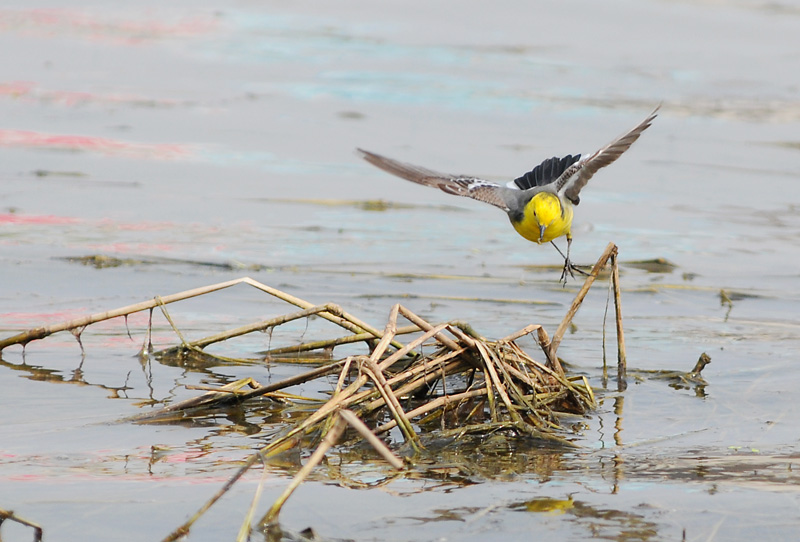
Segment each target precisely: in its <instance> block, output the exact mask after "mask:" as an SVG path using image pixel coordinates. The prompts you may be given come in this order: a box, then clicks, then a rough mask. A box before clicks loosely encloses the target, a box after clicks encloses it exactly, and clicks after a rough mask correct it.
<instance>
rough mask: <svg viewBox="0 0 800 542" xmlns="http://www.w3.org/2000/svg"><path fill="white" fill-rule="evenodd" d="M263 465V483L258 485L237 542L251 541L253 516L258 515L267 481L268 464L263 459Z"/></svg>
mask: <svg viewBox="0 0 800 542" xmlns="http://www.w3.org/2000/svg"><path fill="white" fill-rule="evenodd" d="M259 455H260V454H259ZM261 463H262V464H263V465H262V466H263V467H264V469H263V470H262V471H261V481H260V482H259V483H258V487H257V488H256V492H255V494H254V495H253V500H252V501H251V503H250V508H248V509H247V514H246V515H245V517H244V521H242V526H241V527H240V528H239V536H237V537H236V542H247V541H248V540H250V531H252V530H253V526H252V523H253V516H254V515H255V513H256V507H257V506H258V501H259V500H261V493H262V492H263V491H264V482H266V481H267V472H268V471H267V464H266V463H264V458H263V457H262V458H261Z"/></svg>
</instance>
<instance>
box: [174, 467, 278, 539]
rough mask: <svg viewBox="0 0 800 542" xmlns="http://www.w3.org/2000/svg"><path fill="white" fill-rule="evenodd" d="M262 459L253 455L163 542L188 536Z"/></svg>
mask: <svg viewBox="0 0 800 542" xmlns="http://www.w3.org/2000/svg"><path fill="white" fill-rule="evenodd" d="M260 458H261V453H254V454H253V455H251V456H250V457H249V458H248V459H247V461H245V463H244V465H242V466H241V467H240V468H239V470H238V471H237V472H236V474H234V475H233V476H232V477H231V478H230V479H229V480H228V481H227V482H225V485H223V486H222V487H221V488H220V489H219V491H217V492H216V493H215V494H214V495H213V496H212V497H211V498H210V499H209V500H208V501H207V502H206V503H205V504H204V505H203V506H202V507H200V510H198V511H197V512H195V513H194V515H193V516H192V517H191V518H189V520H188V521H186V523H184V524H183V525H181V526H180V527H178V528H177V529H175V530H174V531H172V532H171V533H170V534H169V535H167V537H166V538H164V539H163V540H162V542H175V540H178V539H180V538H183V537H185V536H186V535H188V534H189V530H190V529H191V528H192V525H194V523H195V522H196V521H197V520H198V519H200V518H201V517H202V516H203V514H205V513H206V512H207V511H208V509H209V508H211V507H212V506H214V503H216V502H217V501H218V500H220V499H221V498H222V496H223V495H225V493H227V492H228V491H229V490H230V488H232V487H233V485H234V484H235V483H236V482H238V481H239V478H241V477H242V476H243V475H244V473H245V472H247V471H248V470H249V469H250V467H252V466H253V465H255V463H256V461H258V460H259V459H260ZM262 461H263V459H262Z"/></svg>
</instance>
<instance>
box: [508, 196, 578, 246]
mask: <svg viewBox="0 0 800 542" xmlns="http://www.w3.org/2000/svg"><path fill="white" fill-rule="evenodd" d="M511 225H512V226H514V229H515V230H517V233H519V234H520V235H521V236H523V237H524V238H525V239H527V240H528V241H533V242H534V243H539V244H541V243H549V242H550V241H552V240H553V239H557V238H558V237H561V236H562V235H568V234H569V233H570V227H571V226H572V204H571V203H569V202H568V201H565V202H564V205H562V204H561V200H560V199H559V198H558V196H556V195H555V194H551V193H549V192H539V193H538V194H536V195H535V196H533V197H532V198H531V200H530V201H529V202H528V203H527V204H526V205H525V209H524V210H523V213H522V219H521V220H519V221H516V222H515V221H514V220H513V219H512V221H511ZM541 226H545V230H544V235H542V233H541Z"/></svg>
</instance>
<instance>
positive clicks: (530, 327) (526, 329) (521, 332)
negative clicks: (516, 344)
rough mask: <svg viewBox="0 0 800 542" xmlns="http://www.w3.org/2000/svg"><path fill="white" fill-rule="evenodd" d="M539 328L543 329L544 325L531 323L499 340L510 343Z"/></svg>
mask: <svg viewBox="0 0 800 542" xmlns="http://www.w3.org/2000/svg"><path fill="white" fill-rule="evenodd" d="M539 329H542V326H540V325H539V324H530V325H528V326H525V327H523V328H522V329H520V330H519V331H515V332H514V333H512V334H511V335H508V336H507V337H503V338H502V339H500V340H499V341H497V342H502V343H510V342H511V341H516V340H517V339H519V338H520V337H524V336H525V335H528V334H530V333H533V332H534V331H536V330H539Z"/></svg>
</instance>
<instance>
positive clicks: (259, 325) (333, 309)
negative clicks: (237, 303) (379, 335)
mask: <svg viewBox="0 0 800 542" xmlns="http://www.w3.org/2000/svg"><path fill="white" fill-rule="evenodd" d="M320 312H327V313H329V314H333V315H334V316H339V315H341V314H342V313H343V312H344V311H343V310H342V308H341V307H340V306H339V305H336V304H335V303H325V304H324V305H316V306H314V307H310V308H308V309H304V310H302V311H298V312H294V313H292V314H284V315H281V316H277V317H275V318H270V319H269V320H262V321H260V322H255V323H252V324H248V325H246V326H242V327H237V328H236V329H231V330H229V331H225V332H223V333H217V334H216V335H212V336H210V337H205V338H203V339H198V340H196V341H192V342H190V343H189V346H194V347H197V348H205V347H206V346H209V345H211V344H214V343H218V342H221V341H225V340H227V339H232V338H234V337H239V336H241V335H246V334H248V333H252V332H254V331H264V330H265V329H269V328H271V327H276V326H279V325H281V324H285V323H287V322H291V321H293V320H299V319H300V318H307V317H309V316H311V315H313V314H319V313H320ZM364 335H369V336H370V337H371V338H374V336H373V335H372V334H370V333H366V334H364Z"/></svg>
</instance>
